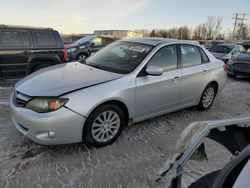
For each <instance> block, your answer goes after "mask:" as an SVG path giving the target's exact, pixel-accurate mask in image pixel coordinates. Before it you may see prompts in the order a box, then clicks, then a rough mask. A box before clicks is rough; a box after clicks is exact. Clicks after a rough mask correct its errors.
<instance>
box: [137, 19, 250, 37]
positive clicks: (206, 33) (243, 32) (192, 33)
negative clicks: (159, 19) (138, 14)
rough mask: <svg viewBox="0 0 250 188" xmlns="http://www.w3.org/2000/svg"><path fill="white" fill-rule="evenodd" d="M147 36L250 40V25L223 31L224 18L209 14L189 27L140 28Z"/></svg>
mask: <svg viewBox="0 0 250 188" xmlns="http://www.w3.org/2000/svg"><path fill="white" fill-rule="evenodd" d="M136 31H137V32H141V33H143V35H144V36H145V37H163V38H174V39H182V40H225V39H229V40H250V36H249V35H250V26H247V25H239V26H238V27H237V28H236V31H235V32H234V33H233V31H230V30H229V31H228V32H227V33H226V32H225V31H222V18H221V17H214V16H208V17H207V20H206V22H205V23H203V24H200V25H198V26H196V27H195V28H189V27H188V26H181V27H173V28H169V29H153V30H147V29H140V30H136Z"/></svg>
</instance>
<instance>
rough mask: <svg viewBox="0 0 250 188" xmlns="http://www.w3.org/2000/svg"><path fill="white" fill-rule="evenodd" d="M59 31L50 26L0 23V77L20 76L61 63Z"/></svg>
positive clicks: (61, 45)
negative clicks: (37, 26) (40, 26)
mask: <svg viewBox="0 0 250 188" xmlns="http://www.w3.org/2000/svg"><path fill="white" fill-rule="evenodd" d="M66 58H67V52H66V49H64V45H63V41H62V39H61V36H60V35H59V33H58V32H57V31H55V30H53V29H50V28H36V27H24V26H8V25H0V78H16V77H24V76H26V75H28V74H30V73H32V72H34V71H37V70H39V69H41V68H44V67H48V66H51V65H55V64H59V63H63V62H65V60H66Z"/></svg>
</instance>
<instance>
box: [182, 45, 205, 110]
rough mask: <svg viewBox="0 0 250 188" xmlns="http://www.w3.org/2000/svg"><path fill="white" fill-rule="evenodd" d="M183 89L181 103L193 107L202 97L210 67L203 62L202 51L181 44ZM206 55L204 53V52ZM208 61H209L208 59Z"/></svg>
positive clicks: (192, 46) (193, 46)
mask: <svg viewBox="0 0 250 188" xmlns="http://www.w3.org/2000/svg"><path fill="white" fill-rule="evenodd" d="M179 47H180V55H181V64H182V65H181V66H182V68H181V71H182V87H181V97H180V103H181V104H182V105H192V104H195V102H197V100H198V99H199V98H200V97H201V94H202V92H203V90H204V88H205V87H206V85H207V77H206V75H207V74H208V71H209V70H208V66H207V62H205V60H203V54H202V53H201V52H202V51H201V50H202V49H200V48H199V47H197V46H195V45H189V44H181V45H180V46H179ZM203 53H204V52H203ZM206 61H209V60H208V58H207V60H206Z"/></svg>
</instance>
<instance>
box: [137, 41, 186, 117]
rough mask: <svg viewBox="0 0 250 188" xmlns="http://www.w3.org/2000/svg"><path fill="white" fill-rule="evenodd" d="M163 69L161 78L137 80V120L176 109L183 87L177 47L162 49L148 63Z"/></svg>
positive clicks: (147, 77)
mask: <svg viewBox="0 0 250 188" xmlns="http://www.w3.org/2000/svg"><path fill="white" fill-rule="evenodd" d="M150 65H154V66H158V67H161V68H162V69H163V71H164V72H163V74H162V75H160V76H151V75H144V76H140V77H138V78H137V79H136V112H135V113H136V114H135V116H136V119H137V120H140V119H145V118H147V117H149V116H155V115H157V114H160V113H161V112H165V111H168V110H171V109H173V108H175V107H176V104H177V103H178V100H179V95H180V87H181V82H180V80H181V76H182V75H181V70H180V69H178V66H177V47H176V45H170V46H165V47H162V48H161V49H160V50H158V51H157V52H156V53H155V55H154V56H153V57H152V58H151V59H150V60H149V62H148V63H147V65H146V66H147V67H149V66H150Z"/></svg>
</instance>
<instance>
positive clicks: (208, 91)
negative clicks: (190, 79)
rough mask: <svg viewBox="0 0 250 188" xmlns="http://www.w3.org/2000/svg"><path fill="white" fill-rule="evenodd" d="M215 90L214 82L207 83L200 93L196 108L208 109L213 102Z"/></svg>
mask: <svg viewBox="0 0 250 188" xmlns="http://www.w3.org/2000/svg"><path fill="white" fill-rule="evenodd" d="M216 92H217V87H216V86H215V85H214V84H209V85H208V86H207V87H206V88H205V90H204V91H203V93H202V96H201V99H200V103H199V105H198V108H199V109H200V110H207V109H209V108H210V107H211V106H212V104H213V102H214V99H215V96H216Z"/></svg>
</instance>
